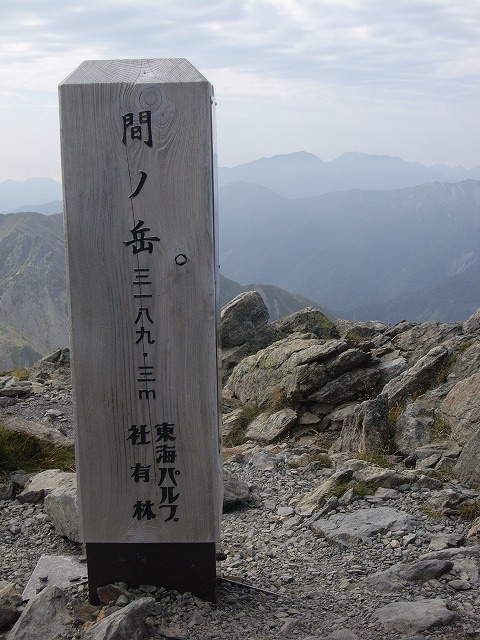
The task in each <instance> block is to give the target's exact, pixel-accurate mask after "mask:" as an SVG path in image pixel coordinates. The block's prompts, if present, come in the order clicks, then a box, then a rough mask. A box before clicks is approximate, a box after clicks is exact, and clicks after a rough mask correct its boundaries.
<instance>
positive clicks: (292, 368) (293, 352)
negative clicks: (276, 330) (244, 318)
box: [225, 334, 347, 406]
mask: <svg viewBox="0 0 480 640" xmlns="http://www.w3.org/2000/svg"><path fill="white" fill-rule="evenodd" d="M346 350H347V343H346V341H345V340H328V341H324V340H319V339H318V338H314V337H312V336H311V334H303V335H301V334H293V335H292V336H290V337H289V338H284V339H282V340H279V341H277V342H274V343H273V344H271V345H270V346H268V347H266V348H265V349H262V350H261V351H259V352H258V353H256V354H254V355H251V356H249V357H247V358H245V359H244V360H242V362H240V364H239V365H238V366H236V367H235V369H234V370H233V372H232V375H231V376H230V378H229V380H228V383H227V385H226V387H225V391H226V392H228V393H230V394H231V395H232V396H233V397H236V398H238V399H239V400H240V402H242V403H244V404H256V405H258V406H262V405H266V404H267V403H268V402H269V401H272V400H273V399H275V398H278V397H279V396H281V395H284V396H285V397H286V399H294V398H295V399H300V398H303V397H305V396H306V395H309V394H311V393H312V392H313V391H314V390H315V389H318V388H319V387H321V386H323V385H324V384H326V383H327V382H328V381H329V380H330V377H329V375H328V371H327V368H326V362H327V361H328V360H331V359H332V358H334V357H335V356H337V355H338V354H340V353H341V352H342V351H346Z"/></svg>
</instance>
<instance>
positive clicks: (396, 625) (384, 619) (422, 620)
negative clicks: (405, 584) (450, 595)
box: [376, 599, 455, 633]
mask: <svg viewBox="0 0 480 640" xmlns="http://www.w3.org/2000/svg"><path fill="white" fill-rule="evenodd" d="M376 615H377V618H378V620H379V621H380V622H381V624H382V625H383V627H384V629H385V630H386V631H399V632H401V633H418V632H419V631H425V630H426V629H431V628H432V627H437V626H441V625H446V624H448V623H449V622H451V621H452V620H453V619H454V617H455V616H454V613H453V612H452V611H450V609H448V608H447V605H446V603H445V600H441V599H435V600H421V601H414V602H410V601H401V602H392V603H391V604H387V605H385V606H384V607H381V608H380V609H378V610H377V611H376Z"/></svg>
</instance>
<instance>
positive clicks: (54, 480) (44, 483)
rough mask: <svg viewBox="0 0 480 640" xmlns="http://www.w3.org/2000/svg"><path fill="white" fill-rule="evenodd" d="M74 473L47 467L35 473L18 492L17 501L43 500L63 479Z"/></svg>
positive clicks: (34, 501)
mask: <svg viewBox="0 0 480 640" xmlns="http://www.w3.org/2000/svg"><path fill="white" fill-rule="evenodd" d="M72 476H75V474H74V473H68V472H66V471H60V469H48V470H47V471H41V472H40V473H36V474H35V475H33V476H32V477H31V479H30V481H29V482H28V483H27V485H26V486H25V489H24V490H23V491H22V492H21V493H19V494H18V496H17V500H18V501H19V502H33V503H37V502H43V500H44V499H45V496H46V495H47V494H48V493H50V492H51V491H53V490H54V489H56V488H57V487H59V486H60V485H61V484H62V482H64V481H65V480H70V478H72Z"/></svg>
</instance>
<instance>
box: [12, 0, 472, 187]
mask: <svg viewBox="0 0 480 640" xmlns="http://www.w3.org/2000/svg"><path fill="white" fill-rule="evenodd" d="M0 16H1V21H0V139H1V140H2V144H1V145H0V182H1V181H3V180H6V179H15V180H25V179H26V178H29V177H34V176H45V177H51V178H54V179H57V180H60V178H61V165H60V151H59V116H58V89H57V88H58V84H59V83H60V82H61V81H62V80H63V79H64V78H65V77H66V76H67V75H69V74H70V73H71V72H72V71H73V70H74V69H76V68H77V67H78V65H79V64H80V63H81V62H83V61H84V60H95V59H121V58H187V59H188V60H189V61H190V62H191V63H192V64H193V65H194V66H195V67H196V68H197V69H198V70H199V71H200V73H202V74H203V75H204V76H205V77H206V78H207V79H208V80H209V81H210V82H211V83H212V84H213V85H214V87H215V94H216V98H217V141H218V157H219V164H220V165H221V166H234V165H237V164H242V163H245V162H249V161H252V160H255V159H257V158H260V157H270V156H273V155H277V154H285V153H291V152H294V151H300V150H304V151H308V152H310V153H314V154H315V155H317V156H318V157H320V158H322V160H325V161H328V160H332V159H334V158H336V157H338V156H339V155H341V154H342V153H345V152H348V151H358V152H362V153H368V154H387V155H391V156H399V157H401V158H403V159H404V160H409V161H412V162H421V163H423V164H427V165H431V164H435V163H441V164H446V165H448V166H451V167H454V166H456V165H459V164H460V165H463V166H465V167H467V168H470V167H473V166H475V165H478V164H480V152H479V149H480V145H479V139H480V136H479V133H480V131H479V129H480V117H479V114H480V0H177V1H176V2H172V0H169V1H168V2H167V1H166V0H143V1H142V2H138V3H134V2H132V1H131V0H128V1H127V0H83V1H82V2H77V1H76V0H15V2H12V1H8V0H0Z"/></svg>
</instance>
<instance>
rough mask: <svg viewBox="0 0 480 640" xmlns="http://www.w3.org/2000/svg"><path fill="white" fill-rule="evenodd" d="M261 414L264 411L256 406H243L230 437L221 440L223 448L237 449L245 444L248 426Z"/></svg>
mask: <svg viewBox="0 0 480 640" xmlns="http://www.w3.org/2000/svg"><path fill="white" fill-rule="evenodd" d="M261 413H264V409H262V408H260V407H258V406H257V405H245V406H244V407H243V408H242V414H241V416H239V418H238V420H237V422H236V425H235V428H234V429H233V430H232V432H231V433H230V435H229V436H228V437H226V438H224V439H223V444H224V446H225V447H237V446H238V445H240V444H243V443H244V442H245V434H246V432H247V429H248V425H249V424H250V423H251V422H252V421H253V420H254V419H255V418H256V417H257V416H259V415H260V414H261Z"/></svg>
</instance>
